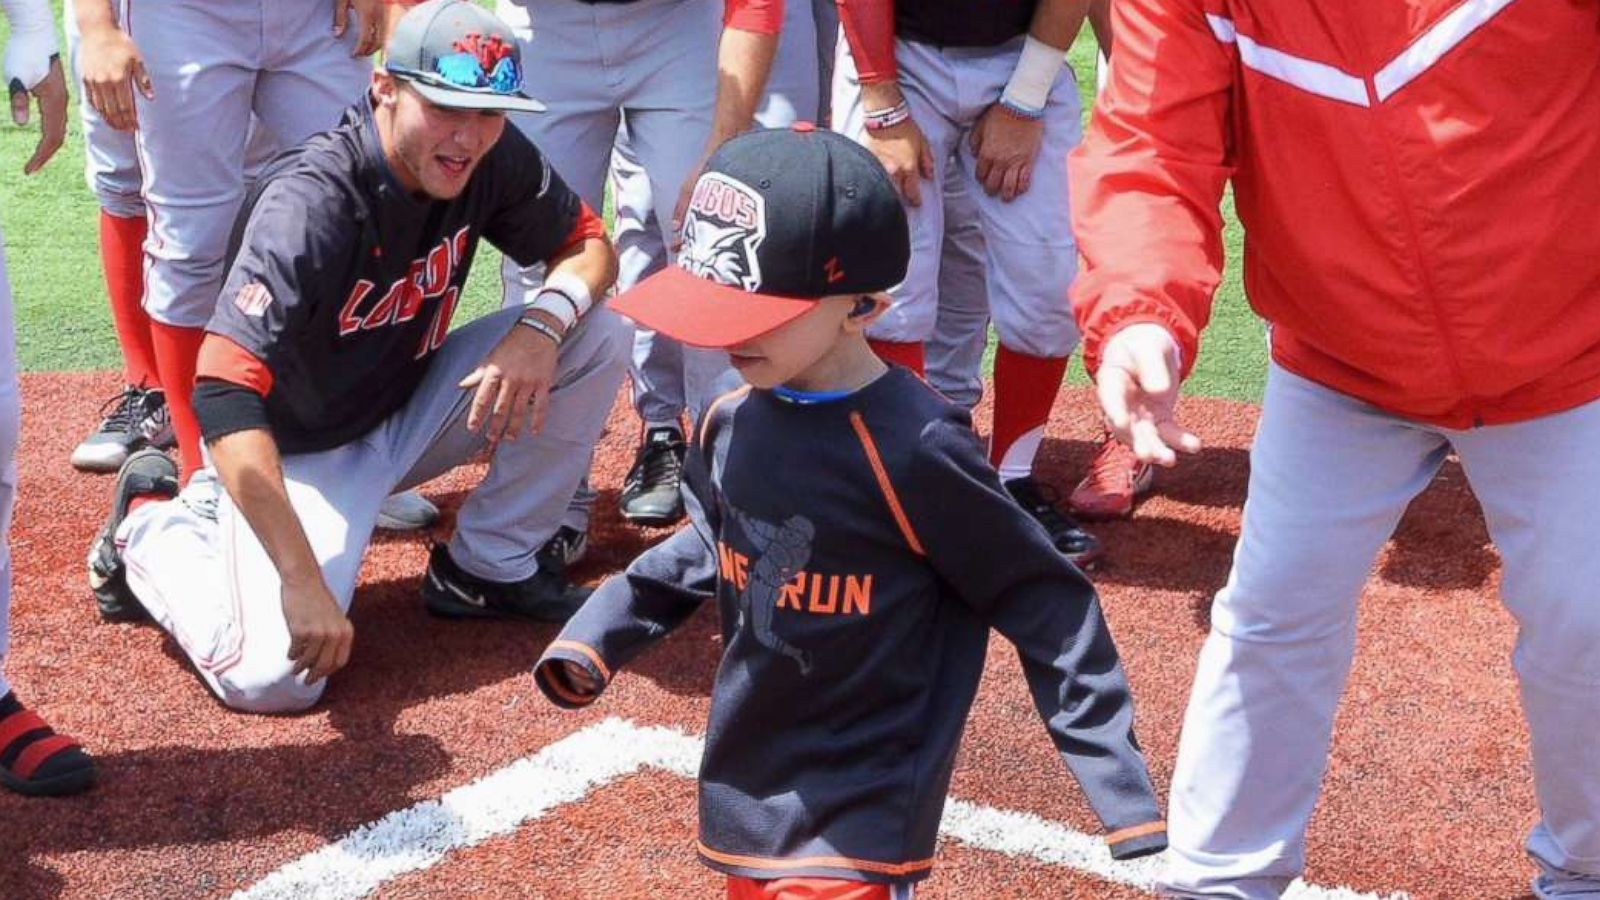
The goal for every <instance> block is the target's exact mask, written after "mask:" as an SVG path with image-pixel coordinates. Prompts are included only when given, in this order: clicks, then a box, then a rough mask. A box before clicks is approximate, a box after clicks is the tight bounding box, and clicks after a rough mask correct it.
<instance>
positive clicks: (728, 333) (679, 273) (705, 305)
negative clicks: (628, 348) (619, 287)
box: [611, 266, 817, 349]
mask: <svg viewBox="0 0 1600 900" xmlns="http://www.w3.org/2000/svg"><path fill="white" fill-rule="evenodd" d="M816 305H817V301H815V300H806V299H801V298H796V297H774V296H771V295H769V294H753V293H751V292H749V291H746V290H742V289H740V288H735V287H728V286H727V285H725V284H719V283H717V282H715V281H709V280H707V279H704V278H699V277H696V276H694V275H691V274H689V273H688V272H686V271H684V270H683V269H681V268H679V267H678V266H667V267H666V268H665V269H662V270H661V271H660V272H657V273H656V274H654V275H652V276H650V277H649V278H646V279H645V280H644V281H641V282H639V283H638V284H637V285H635V286H634V287H633V288H632V289H631V290H628V291H626V292H624V293H623V294H621V295H620V296H618V297H617V298H616V299H614V300H612V301H611V308H612V309H613V310H616V311H617V312H619V313H622V314H623V315H625V316H627V317H628V318H630V319H633V320H634V321H635V322H638V323H639V324H640V325H643V326H645V327H646V328H650V329H653V330H655V331H659V332H661V333H662V334H665V335H666V336H668V337H670V338H675V339H676V340H679V341H682V342H683V343H685V344H689V345H692V346H695V347H715V348H718V349H722V348H727V347H736V346H738V345H739V344H743V343H745V342H746V341H751V340H754V339H756V338H758V337H760V336H762V335H764V334H766V333H767V332H769V331H772V330H774V329H776V328H781V327H783V326H784V325H787V324H789V323H790V322H792V321H794V320H795V319H798V318H800V317H801V316H803V315H805V314H806V313H807V312H809V311H810V310H811V308H812V307H814V306H816Z"/></svg>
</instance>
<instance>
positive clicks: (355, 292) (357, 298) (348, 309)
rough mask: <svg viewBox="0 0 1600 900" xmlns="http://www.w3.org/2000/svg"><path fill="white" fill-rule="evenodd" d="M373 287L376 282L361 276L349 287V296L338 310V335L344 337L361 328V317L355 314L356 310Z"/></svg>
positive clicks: (375, 286)
mask: <svg viewBox="0 0 1600 900" xmlns="http://www.w3.org/2000/svg"><path fill="white" fill-rule="evenodd" d="M375 288H377V285H376V284H373V283H372V282H370V281H368V280H366V279H365V278H363V279H361V280H360V281H358V282H356V286H355V287H353V288H351V289H350V298H349V299H348V300H346V301H344V306H343V307H342V308H341V309H340V310H339V336H340V337H344V336H345V335H347V334H349V333H351V332H352V331H357V330H359V329H360V328H361V317H360V316H357V315H356V310H357V309H359V308H360V306H361V303H362V301H364V300H366V299H367V295H368V294H370V293H372V291H373V290H374V289H375Z"/></svg>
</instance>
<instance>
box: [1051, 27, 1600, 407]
mask: <svg viewBox="0 0 1600 900" xmlns="http://www.w3.org/2000/svg"><path fill="white" fill-rule="evenodd" d="M1112 8H1113V10H1114V12H1113V16H1114V20H1113V22H1114V25H1113V27H1114V30H1115V33H1116V52H1115V57H1114V60H1115V62H1114V64H1113V65H1112V78H1111V83H1110V85H1109V87H1108V89H1107V91H1106V93H1105V95H1104V96H1103V97H1102V98H1101V101H1100V104H1099V106H1098V107H1097V109H1096V111H1095V116H1094V123H1093V125H1092V127H1091V129H1090V133H1089V135H1088V137H1087V138H1086V139H1085V141H1084V144H1083V146H1082V147H1081V148H1080V149H1079V150H1078V151H1077V152H1076V153H1075V154H1074V156H1073V159H1072V163H1071V168H1072V203H1073V213H1074V219H1075V225H1076V230H1077V234H1078V240H1079V245H1080V247H1081V249H1082V252H1083V255H1084V258H1085V260H1086V265H1085V267H1084V270H1083V273H1082V274H1081V276H1080V277H1079V279H1078V282H1077V284H1076V285H1075V287H1074V289H1073V294H1074V296H1073V299H1074V303H1075V305H1076V308H1077V313H1078V317H1079V319H1080V321H1081V322H1082V323H1083V326H1084V331H1085V335H1086V340H1085V344H1086V348H1087V354H1088V360H1089V365H1090V368H1091V371H1092V370H1093V369H1094V368H1095V367H1096V366H1097V365H1098V363H1099V354H1100V350H1101V348H1102V347H1103V346H1104V343H1105V340H1106V338H1107V337H1109V336H1110V335H1111V334H1113V333H1114V332H1116V331H1117V330H1118V329H1119V328H1121V327H1123V326H1126V325H1128V324H1131V323H1134V322H1159V323H1161V324H1164V325H1166V326H1167V327H1168V328H1170V329H1171V330H1172V331H1173V333H1174V334H1175V335H1176V336H1177V337H1178V339H1179V342H1180V343H1181V344H1182V345H1183V348H1184V360H1185V363H1186V365H1192V363H1193V360H1194V358H1195V355H1196V353H1197V352H1198V333H1199V331H1200V330H1201V329H1202V328H1203V327H1204V326H1205V323H1206V320H1207V318H1208V316H1209V310H1210V305H1211V299H1212V295H1213V293H1214V291H1215V288H1216V286H1217V283H1218V281H1219V278H1220V276H1219V272H1220V270H1221V268H1222V240H1221V229H1222V219H1221V216H1220V215H1219V213H1218V203H1219V201H1220V200H1221V199H1222V193H1223V186H1224V184H1225V183H1226V182H1227V181H1228V180H1229V179H1230V178H1231V179H1232V181H1233V186H1234V196H1235V202H1236V206H1237V209H1238V212H1239V219H1240V221H1241V222H1242V223H1243V225H1244V229H1245V234H1246V242H1245V248H1246V249H1245V260H1244V278H1245V289H1246V292H1247V293H1248V294H1249V297H1250V302H1251V305H1252V306H1254V307H1255V309H1256V310H1257V311H1258V312H1259V313H1260V314H1261V315H1262V316H1263V317H1265V318H1266V319H1268V320H1269V321H1271V322H1272V323H1273V329H1272V352H1273V357H1274V359H1276V360H1277V362H1278V363H1279V364H1280V365H1282V366H1284V367H1285V368H1287V369H1289V370H1291V371H1293V372H1296V373H1298V374H1300V375H1303V376H1305V377H1308V378H1311V379H1313V380H1315V381H1317V382H1319V383H1321V384H1324V385H1327V386H1328V387H1331V388H1334V389H1335V390H1338V391H1341V392H1344V393H1347V394H1350V395H1353V396H1355V397H1358V398H1361V399H1363V400H1366V401H1368V402H1370V403H1373V404H1375V405H1377V406H1379V407H1381V408H1383V409H1386V410H1389V411H1391V412H1394V413H1397V414H1400V415H1403V416H1407V417H1412V418H1416V419H1421V420H1424V421H1428V422H1433V423H1437V424H1440V425H1445V426H1449V427H1457V428H1460V427H1468V426H1471V425H1474V424H1496V423H1504V422H1512V421H1517V420H1520V419H1526V418H1530V417H1533V416H1539V415H1544V414H1548V413H1552V412H1557V411H1560V410H1563V409H1568V408H1571V407H1573V406H1576V405H1578V404H1581V403H1584V402H1586V401H1589V400H1592V399H1594V398H1596V397H1600V2H1596V0H1338V2H1332V0H1297V2H1292V3H1286V2H1279V0H1117V2H1116V3H1114V4H1113V5H1112Z"/></svg>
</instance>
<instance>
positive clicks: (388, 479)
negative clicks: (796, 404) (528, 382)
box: [117, 307, 631, 712]
mask: <svg viewBox="0 0 1600 900" xmlns="http://www.w3.org/2000/svg"><path fill="white" fill-rule="evenodd" d="M519 313H520V311H519V310H503V311H501V312H498V313H495V314H493V315H491V316H487V317H485V318H483V319H479V320H478V321H476V322H473V323H472V324H470V325H468V326H466V327H465V328H462V329H461V330H459V331H457V332H455V333H453V334H451V335H450V337H449V338H448V339H447V340H446V341H445V343H444V346H443V347H442V348H441V349H440V351H439V354H438V356H437V357H435V359H434V360H433V363H432V366H431V367H430V369H429V371H428V374H427V376H426V377H425V378H424V379H423V381H422V384H421V385H420V386H419V387H418V388H417V391H416V393H415V394H414V395H413V396H412V398H411V400H410V402H408V403H407V404H406V405H405V406H404V407H402V408H401V409H400V410H399V411H397V412H396V413H394V415H392V416H390V417H389V419H388V420H387V421H385V422H384V423H383V424H381V425H379V426H378V427H377V428H375V429H373V430H372V431H371V432H370V433H368V434H367V435H365V436H363V437H362V438H360V439H358V440H356V441H353V442H351V443H349V444H346V445H344V446H342V447H337V448H335V449H332V450H327V451H323V452H319V453H305V454H294V455H289V456H286V457H284V460H283V469H284V481H285V483H286V484H287V486H288V490H289V499H290V502H291V503H293V505H294V509H295V512H296V514H298V515H299V517H300V522H301V525H302V526H303V527H304V528H305V531H306V537H307V538H308V539H309V540H310V541H311V548H312V550H313V551H314V552H315V553H316V555H317V560H318V562H320V563H321V565H322V574H323V578H324V579H325V580H326V582H327V585H328V589H329V590H331V591H332V592H333V595H334V596H335V597H337V598H338V600H339V603H340V606H341V607H342V608H344V609H346V610H348V609H349V606H350V600H351V597H352V595H353V594H354V592H355V586H356V579H357V576H358V575H359V574H360V569H361V556H362V554H363V553H364V552H365V550H366V547H367V542H368V541H369V540H370V538H371V536H372V531H373V528H374V526H375V525H376V523H377V520H378V508H379V507H380V506H381V505H382V504H383V499H384V498H385V497H387V496H388V495H389V494H391V493H393V492H395V491H397V490H403V489H406V488H409V487H413V486H415V485H418V484H421V483H422V482H424V481H427V480H428V479H430V478H433V477H435V476H438V475H441V474H443V473H445V472H448V471H449V470H450V469H452V468H454V467H455V466H457V465H460V464H461V463H463V462H465V461H467V460H468V459H471V458H472V457H473V456H475V455H477V454H478V453H480V452H482V451H483V450H484V449H486V443H485V441H484V439H483V438H482V437H480V436H479V435H477V434H474V433H472V432H469V431H468V430H467V427H466V420H467V412H468V409H469V407H470V404H471V400H472V394H471V392H469V391H466V390H463V389H462V388H460V387H458V386H457V385H458V383H459V382H460V381H461V380H462V379H463V378H465V377H466V376H467V375H468V373H470V372H472V371H473V369H475V368H476V367H477V366H478V364H479V362H480V361H481V360H482V359H483V358H484V357H485V356H486V355H488V353H489V351H490V350H491V349H493V348H494V346H495V344H497V343H498V342H499V341H500V339H501V338H502V337H504V336H505V334H506V333H507V331H508V330H509V329H510V328H512V327H514V323H515V322H516V320H517V316H518V315H519ZM630 337H631V329H629V328H628V326H627V325H626V323H624V322H623V321H622V319H621V318H620V317H618V316H617V315H616V314H614V313H612V312H611V311H610V310H609V309H606V308H604V307H602V308H600V309H597V310H595V311H594V312H592V313H590V314H589V316H588V317H587V318H586V319H585V321H584V323H583V324H582V325H581V326H580V327H579V328H577V329H576V330H575V331H574V332H573V333H572V335H571V336H570V337H569V338H568V340H567V342H566V343H565V344H564V345H563V347H562V350H561V361H560V366H559V369H558V372H557V381H556V387H555V390H554V391H553V392H552V393H551V395H550V407H549V414H548V418H547V419H546V421H545V425H544V429H543V430H542V431H541V432H540V433H539V434H537V435H531V436H530V435H523V436H522V437H521V438H519V439H517V440H515V441H503V442H501V444H500V445H499V447H498V448H497V449H496V451H495V453H494V457H493V458H492V460H491V462H490V464H489V472H488V474H487V475H486V476H485V477H484V480H483V482H482V483H481V484H480V485H478V487H477V489H476V490H474V491H473V492H472V494H471V495H469V496H468V497H467V500H466V502H465V503H464V504H462V507H461V512H460V514H459V516H458V517H457V522H456V534H455V539H454V540H453V541H451V544H450V555H451V556H452V557H453V558H454V559H455V561H456V562H457V563H458V564H460V565H461V567H462V568H463V569H466V570H467V571H468V572H470V573H472V574H474V575H477V576H479V577H481V578H487V579H491V580H495V581H515V580H519V579H522V578H526V577H528V576H529V575H532V574H533V573H534V572H535V571H537V570H538V563H537V561H536V559H535V553H536V552H537V551H538V549H539V547H540V546H541V545H542V544H543V543H544V542H545V541H546V540H547V539H548V538H549V537H550V535H551V534H552V533H554V531H555V529H556V527H557V526H558V524H559V523H560V520H561V515H562V513H563V511H564V510H565V509H566V505H567V500H568V498H570V497H571V496H572V493H573V491H574V489H576V487H577V485H578V481H579V479H581V478H582V477H583V474H584V472H585V471H586V470H587V468H588V463H589V456H590V454H591V453H592V452H593V449H594V444H595V442H596V441H597V440H599V437H600V432H601V429H602V427H603V426H604V424H605V420H606V417H607V415H608V414H609V413H610V412H611V405H612V401H613V400H614V399H615V398H616V395H617V390H618V389H619V388H620V386H621V383H622V377H623V373H624V371H625V370H626V367H627V360H628V349H629V343H630ZM211 498H215V499H216V500H217V504H216V516H215V518H214V519H213V518H211V517H209V516H206V515H204V514H202V513H201V512H199V511H197V509H196V507H197V506H198V505H200V501H204V500H207V499H211ZM117 538H118V540H119V541H121V542H123V543H124V544H125V549H124V551H123V559H124V561H125V562H126V563H127V567H128V584H129V586H131V587H132V588H133V591H134V593H135V594H136V595H137V596H138V597H139V600H140V601H141V602H142V603H143V604H144V605H145V607H146V608H147V609H149V610H150V614H151V616H153V617H154V618H155V620H156V621H157V622H158V623H160V624H161V626H162V627H163V628H165V629H167V630H168V631H169V632H171V633H172V635H173V637H174V638H176V639H177V641H178V643H179V644H180V645H181V646H182V647H183V649H184V652H185V653H187V654H188V655H189V658H190V659H191V660H192V661H193V662H194V664H195V666H196V667H197V668H198V669H199V671H200V674H201V676H202V677H203V678H204V679H205V681H206V683H207V684H208V685H210V686H211V689H212V690H213V691H214V692H216V694H217V696H218V697H220V698H221V699H222V701H223V703H225V704H227V705H228V706H230V707H232V708H234V709H239V710H244V711H250V712H288V711H294V710H299V709H304V708H306V707H308V706H310V705H311V704H313V703H315V702H316V701H317V699H318V697H320V696H321V694H322V688H323V686H324V685H325V684H326V682H322V683H319V684H316V685H307V684H305V683H304V681H303V676H300V677H296V676H293V675H291V674H290V661H289V658H288V649H289V632H288V627H287V625H286V624H285V622H284V616H283V604H282V597H281V590H280V588H281V585H280V582H279V579H278V574H277V570H276V569H275V568H274V566H273V564H272V562H271V560H270V559H268V558H267V554H266V551H265V550H264V549H263V548H262V546H261V544H260V542H259V541H257V540H256V537H255V534H254V533H253V532H252V531H251V529H250V525H249V524H248V523H247V522H246V521H245V519H244V517H243V516H242V515H241V514H240V513H239V512H238V510H237V509H236V508H235V507H234V505H233V503H232V502H231V501H230V500H229V498H228V496H227V494H226V492H224V491H222V490H221V489H220V488H219V487H218V485H217V482H216V480H215V477H214V476H212V474H211V472H210V470H205V471H204V472H202V473H201V475H199V476H197V477H196V478H195V479H194V481H193V482H192V483H191V484H190V486H189V487H188V488H186V489H185V491H184V493H183V495H182V496H181V497H180V498H179V499H178V500H177V501H174V502H171V503H152V504H148V505H146V506H143V507H141V508H139V509H138V510H137V511H136V512H135V513H134V514H133V515H131V516H129V517H128V519H127V521H126V522H124V523H123V526H122V529H121V530H120V531H119V532H118V535H117ZM358 640H359V637H358Z"/></svg>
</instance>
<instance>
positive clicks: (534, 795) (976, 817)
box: [234, 718, 1409, 900]
mask: <svg viewBox="0 0 1600 900" xmlns="http://www.w3.org/2000/svg"><path fill="white" fill-rule="evenodd" d="M702 746H703V745H702V742H701V739H700V738H698V737H694V736H691V735H688V734H685V733H683V732H681V731H677V730H674V729H670V728H661V727H653V726H652V727H645V726H639V725H635V724H633V723H631V722H627V721H624V720H622V719H616V718H611V719H606V720H604V721H602V722H600V723H598V724H596V725H591V726H590V727H588V728H585V729H583V730H582V731H578V732H575V733H573V734H571V735H568V736H567V737H565V738H562V739H561V740H559V741H556V742H555V743H553V744H551V745H549V746H547V747H545V748H544V749H542V750H540V751H539V752H538V753H535V754H533V755H531V756H526V757H523V758H522V759H519V760H517V761H516V762H514V763H511V764H510V765H508V766H506V767H505V768H502V769H499V770H498V771H495V772H492V773H490V774H488V775H485V776H484V777H482V778H480V779H478V780H477V781H474V782H472V783H471V784H467V785H464V786H462V787H459V788H456V789H455V790H452V791H449V792H447V793H445V794H444V795H442V796H441V797H439V798H438V799H437V800H425V801H422V802H420V803H417V804H414V805H412V806H409V807H406V808H405V809H401V810H396V811H395V812H392V813H389V814H388V815H386V816H384V817H383V818H381V819H377V820H376V821H373V822H369V823H367V824H366V825H362V826H360V827H359V828H357V829H355V830H354V831H352V832H350V833H349V834H347V835H345V836H344V837H342V838H340V839H339V840H338V841H336V842H334V843H332V844H329V845H328V846H326V847H323V848H322V849H320V850H316V851H313V852H311V853H308V854H306V855H305V856H302V857H300V858H299V859H296V860H293V861H291V862H290V863H288V864H287V865H285V866H283V867H282V868H280V869H278V870H277V871H275V872H273V873H272V874H270V875H268V876H267V877H266V878H263V879H262V880H261V881H259V882H257V883H256V884H255V885H254V886H252V887H250V888H249V889H248V890H243V891H239V892H237V893H235V894H234V900H355V898H358V897H365V896H367V895H368V894H370V893H372V892H373V891H374V890H376V889H377V888H379V887H380V886H382V885H383V884H384V883H385V882H387V881H389V880H391V879H394V878H398V877H399V876H401V875H405V874H408V873H411V872H420V871H423V870H425V869H428V868H431V867H432V866H434V865H437V864H438V863H439V862H440V861H442V860H443V859H444V858H445V857H447V856H448V855H449V854H450V853H452V852H454V851H456V850H460V849H463V848H466V847H472V846H476V845H478V844H480V843H483V842H484V841H486V840H489V839H490V838H493V837H498V836H501V835H506V834H510V833H512V832H514V831H516V830H517V829H518V828H519V827H521V826H522V825H523V824H525V823H527V822H532V821H535V820H537V819H540V818H542V817H544V816H545V815H548V814H549V813H550V812H551V811H552V810H554V809H556V808H557V807H559V806H563V805H565V804H568V803H575V802H577V801H580V800H582V799H583V798H585V797H587V796H588V795H589V794H590V793H592V792H593V791H596V790H598V789H600V788H603V787H605V786H606V785H608V784H611V783H612V782H614V781H618V780H620V779H623V778H626V777H628V776H629V775H632V774H634V773H636V772H638V771H640V770H641V769H644V768H652V769H659V770H662V771H666V772H671V773H672V774H674V775H679V776H683V777H686V778H693V777H694V776H695V773H696V772H697V771H698V769H699V764H700V751H701V748H702ZM939 830H940V833H941V834H943V835H944V836H945V837H948V838H954V839H955V840H958V841H960V842H962V843H963V844H966V845H968V846H971V847H976V848H979V849H982V850H990V851H993V852H997V853H1002V854H1005V855H1007V856H1012V857H1026V858H1029V859H1033V860H1036V861H1039V862H1043V863H1046V864H1048V865H1056V866H1062V867H1064V868H1069V869H1072V870H1075V871H1078V872H1082V873H1085V874H1090V875H1095V876H1097V877H1100V878H1103V879H1105V880H1106V881H1109V882H1113V883H1116V884H1123V885H1129V886H1132V887H1137V888H1142V889H1145V890H1150V889H1152V888H1153V886H1154V884H1155V878H1156V872H1157V869H1158V867H1159V865H1160V857H1159V856H1157V857H1149V858H1146V859H1140V860H1134V861H1132V862H1117V861H1115V860H1113V859H1112V858H1111V854H1110V852H1109V851H1108V850H1107V849H1106V845H1105V841H1104V840H1102V839H1101V838H1100V837H1099V836H1095V835H1088V834H1084V833H1083V832H1081V831H1077V830H1074V829H1072V828H1069V827H1067V826H1065V825H1061V824H1059V823H1056V822H1050V821H1047V820H1045V819H1042V818H1039V817H1038V816H1035V815H1033V814H1031V813H1025V812H1015V811H1011V810H1004V809H996V808H994V807H991V806H984V805H981V804H976V803H970V802H967V801H964V800H958V799H956V798H954V797H952V798H950V799H949V801H948V802H947V803H946V804H945V813H944V821H943V822H942V823H940V828H939ZM1284 896H1285V897H1286V898H1288V900H1409V897H1408V895H1406V894H1403V893H1395V894H1371V893H1361V892H1358V891H1353V890H1351V889H1349V888H1342V887H1320V886H1317V885H1308V884H1305V883H1304V882H1298V881H1297V882H1295V885H1294V887H1292V888H1291V889H1290V890H1289V892H1288V893H1287V894H1285V895H1284Z"/></svg>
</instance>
